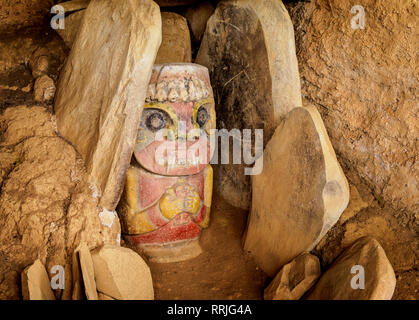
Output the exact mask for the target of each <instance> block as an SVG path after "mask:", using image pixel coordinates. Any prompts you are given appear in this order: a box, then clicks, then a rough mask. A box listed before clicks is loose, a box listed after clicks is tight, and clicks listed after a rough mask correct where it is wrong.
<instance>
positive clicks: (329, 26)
mask: <svg viewBox="0 0 419 320" xmlns="http://www.w3.org/2000/svg"><path fill="white" fill-rule="evenodd" d="M359 4H362V6H363V7H364V11H365V29H352V27H351V20H352V18H353V17H355V16H356V14H351V12H350V10H351V7H352V6H353V5H354V4H352V3H349V2H346V1H340V0H331V1H326V0H319V1H315V2H313V1H311V2H310V3H308V2H304V3H299V4H298V5H296V6H295V8H293V9H292V10H290V13H291V16H292V18H293V21H294V25H295V26H296V45H297V52H298V61H299V66H300V71H301V79H302V83H303V86H302V93H303V95H304V96H305V97H307V99H309V100H310V101H312V102H313V103H314V104H315V105H316V106H318V109H319V111H320V113H321V115H322V118H323V120H324V123H325V126H326V128H327V131H328V132H329V136H330V140H331V141H332V143H333V146H334V147H335V150H336V152H337V154H339V156H340V159H341V161H342V163H343V164H345V167H347V168H348V169H347V170H348V171H351V172H353V173H354V174H356V175H359V177H360V178H361V181H360V182H361V183H363V184H365V185H367V186H368V188H369V189H370V190H371V191H372V192H373V194H374V196H375V197H376V198H377V199H378V200H379V201H380V202H381V203H384V202H386V203H388V204H389V205H391V206H392V207H393V208H394V209H395V210H396V211H395V212H396V214H397V213H400V212H401V211H403V212H404V214H403V215H402V216H403V217H402V216H400V217H398V219H399V221H402V220H403V221H402V222H403V223H406V222H409V224H410V225H411V226H413V225H415V224H416V223H415V222H414V221H415V220H416V221H417V217H415V214H416V213H417V212H418V211H419V201H418V192H417V190H418V189H419V186H418V185H419V166H418V165H417V154H418V148H419V146H418V142H417V136H418V132H419V127H418V125H419V122H418V121H417V114H418V111H419V105H418V103H417V95H418V94H417V90H416V89H414V88H418V84H419V77H418V74H417V72H416V70H417V68H416V66H415V63H416V60H415V58H413V57H415V56H416V54H417V47H416V43H417V40H416V39H417V32H416V29H417V28H415V25H416V24H417V19H418V6H417V3H415V1H385V0H380V1H372V0H368V1H365V2H363V3H359ZM331 12H333V15H331V14H330V13H331ZM297 26H298V27H297ZM319 37H321V41H320V40H317V39H319ZM382 48H387V50H383V49H382ZM395 75H396V76H395ZM377 94H378V96H379V98H372V97H377ZM372 110H374V112H371V111H372ZM342 128H344V130H342ZM415 161H416V162H415ZM357 187H358V185H357ZM392 262H393V261H392Z"/></svg>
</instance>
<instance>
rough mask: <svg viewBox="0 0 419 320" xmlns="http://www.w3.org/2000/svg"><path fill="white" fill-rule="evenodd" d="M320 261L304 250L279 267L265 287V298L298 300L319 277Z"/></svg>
mask: <svg viewBox="0 0 419 320" xmlns="http://www.w3.org/2000/svg"><path fill="white" fill-rule="evenodd" d="M320 275H321V271H320V262H319V259H318V258H317V257H316V256H313V255H312V254H309V253H308V252H304V253H302V254H300V255H299V256H298V257H297V258H295V259H294V260H292V261H291V262H290V263H288V264H286V265H285V266H283V267H282V268H281V270H280V271H279V272H278V274H277V275H276V276H275V278H274V279H273V280H272V282H271V283H270V284H269V286H268V287H267V288H266V289H265V292H264V295H263V298H264V299H265V300H298V299H300V298H301V297H302V296H303V295H304V293H306V292H307V291H308V290H309V289H310V288H311V287H312V286H313V284H314V283H315V282H316V281H317V279H318V278H319V277H320Z"/></svg>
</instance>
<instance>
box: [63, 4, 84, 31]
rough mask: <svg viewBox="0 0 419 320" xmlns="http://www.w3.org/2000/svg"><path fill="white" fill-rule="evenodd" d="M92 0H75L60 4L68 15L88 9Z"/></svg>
mask: <svg viewBox="0 0 419 320" xmlns="http://www.w3.org/2000/svg"><path fill="white" fill-rule="evenodd" d="M89 3H90V0H73V1H66V2H61V3H59V5H60V6H62V7H63V8H64V11H65V12H66V13H69V12H72V11H77V10H82V9H86V8H87V6H88V5H89ZM66 28H67V25H66Z"/></svg>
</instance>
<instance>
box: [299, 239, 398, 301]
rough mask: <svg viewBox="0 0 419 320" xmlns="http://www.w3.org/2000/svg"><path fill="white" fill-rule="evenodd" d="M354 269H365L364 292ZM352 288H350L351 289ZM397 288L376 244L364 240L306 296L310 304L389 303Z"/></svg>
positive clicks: (351, 248) (346, 251)
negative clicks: (335, 302)
mask: <svg viewBox="0 0 419 320" xmlns="http://www.w3.org/2000/svg"><path fill="white" fill-rule="evenodd" d="M353 266H362V267H363V269H364V272H365V273H364V276H365V277H364V279H365V283H364V289H354V288H352V285H353V284H355V285H360V284H361V283H362V282H360V281H359V280H358V279H354V277H356V276H357V275H359V271H354V272H351V270H352V267H353ZM351 284H352V285H351ZM395 286H396V277H395V275H394V271H393V267H392V266H391V264H390V261H388V259H387V256H386V253H385V252H384V249H383V248H382V247H381V245H380V244H379V243H378V241H377V240H375V239H374V238H371V237H363V238H361V239H359V240H358V241H356V242H355V243H354V244H353V245H352V246H351V247H350V248H348V249H347V250H345V251H344V252H343V253H342V254H341V255H340V256H339V257H338V259H337V260H336V261H335V262H334V263H333V264H332V266H330V268H329V269H328V270H327V271H326V272H325V273H324V274H323V275H322V277H321V278H320V280H319V282H318V283H317V284H316V285H315V287H314V288H313V291H312V292H311V293H310V294H309V295H308V297H307V298H308V299H309V300H390V299H391V297H392V296H393V292H394V288H395Z"/></svg>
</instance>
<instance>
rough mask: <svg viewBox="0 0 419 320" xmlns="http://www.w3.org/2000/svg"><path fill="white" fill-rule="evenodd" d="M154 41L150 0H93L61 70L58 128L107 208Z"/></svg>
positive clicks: (116, 192)
mask: <svg viewBox="0 0 419 320" xmlns="http://www.w3.org/2000/svg"><path fill="white" fill-rule="evenodd" d="M160 41H161V18H160V10H159V7H158V6H157V5H156V4H155V3H154V2H153V1H151V0H145V1H133V0H130V1H125V2H124V4H123V5H122V3H121V1H118V0H92V1H91V2H90V4H89V6H88V7H87V9H86V10H85V12H84V17H83V20H82V22H81V25H80V30H79V32H78V34H77V36H76V39H75V42H74V44H73V47H72V50H71V53H70V55H69V57H68V59H67V62H66V64H65V66H64V68H63V70H62V72H61V75H60V79H59V83H58V86H57V93H56V99H55V114H56V118H57V126H58V131H59V133H60V134H61V135H62V136H63V137H64V138H65V139H67V140H68V141H69V142H71V143H72V144H73V146H74V147H75V148H76V149H77V151H78V152H79V153H80V154H81V155H82V157H83V159H84V160H85V163H86V166H87V171H88V173H89V174H90V183H91V184H92V189H94V193H95V194H97V195H98V196H100V205H101V206H102V207H105V208H106V209H108V210H114V209H115V207H116V205H117V203H118V201H119V198H120V195H121V192H122V189H123V184H124V177H125V172H126V169H127V168H128V165H129V162H130V160H131V155H132V151H133V148H134V143H135V138H136V133H137V128H138V123H139V120H140V114H141V112H142V108H143V104H144V101H145V97H146V91H147V87H148V82H149V80H150V76H151V70H152V67H153V63H154V59H155V57H156V54H157V50H158V48H159V46H160Z"/></svg>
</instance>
